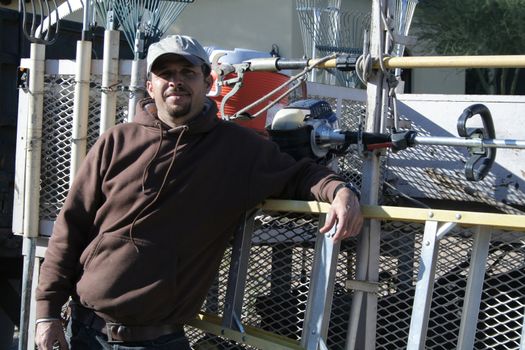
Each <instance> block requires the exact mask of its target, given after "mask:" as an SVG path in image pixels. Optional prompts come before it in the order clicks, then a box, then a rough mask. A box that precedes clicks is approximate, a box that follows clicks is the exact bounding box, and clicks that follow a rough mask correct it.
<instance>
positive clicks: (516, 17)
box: [414, 0, 525, 95]
mask: <svg viewBox="0 0 525 350" xmlns="http://www.w3.org/2000/svg"><path fill="white" fill-rule="evenodd" d="M414 29H415V30H414V33H416V31H417V37H418V39H419V41H420V42H422V43H424V44H426V45H427V46H428V47H432V48H433V49H434V50H435V52H436V54H438V55H520V54H521V55H523V54H525V35H523V33H524V32H525V0H421V1H420V3H419V5H418V7H417V8H416V11H415V13H414ZM473 71H475V72H476V74H477V76H478V79H479V83H480V84H481V86H482V88H483V90H484V92H485V93H488V94H501V95H507V94H510V95H514V94H516V91H517V90H516V88H517V87H518V81H519V80H520V69H519V68H503V69H473ZM521 80H524V77H523V74H521Z"/></svg>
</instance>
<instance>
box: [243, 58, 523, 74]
mask: <svg viewBox="0 0 525 350" xmlns="http://www.w3.org/2000/svg"><path fill="white" fill-rule="evenodd" d="M270 60H273V61H275V60H274V59H271V58H270V59H264V58H262V59H261V58H258V59H253V60H250V70H252V71H259V70H269V71H275V70H281V69H300V68H304V67H306V66H308V67H311V66H313V65H317V68H319V69H330V68H337V64H336V63H337V62H336V61H337V59H336V58H334V59H330V60H328V61H326V62H324V63H320V64H318V63H317V62H319V59H309V60H295V61H290V63H291V62H293V63H294V65H291V64H290V65H289V66H287V67H286V68H285V67H284V66H283V67H282V68H281V67H280V65H281V64H283V65H284V64H285V63H286V62H287V61H285V60H279V61H277V62H276V63H275V66H274V67H272V66H271V64H270ZM265 61H267V62H265ZM383 64H384V66H385V68H390V69H393V68H403V69H407V68H523V67H525V55H499V56H498V55H482V56H420V57H416V56H411V57H385V58H384V59H383ZM372 67H373V68H375V69H378V68H379V62H378V60H377V59H376V60H374V63H373V65H372ZM350 68H351V67H350Z"/></svg>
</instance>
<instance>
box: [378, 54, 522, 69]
mask: <svg viewBox="0 0 525 350" xmlns="http://www.w3.org/2000/svg"><path fill="white" fill-rule="evenodd" d="M383 62H384V64H385V67H386V68H523V67H525V55H500V56H497V55H493V56H422V57H415V56H412V57H386V58H384V59H383ZM374 66H375V65H374Z"/></svg>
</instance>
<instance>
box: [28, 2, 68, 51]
mask: <svg viewBox="0 0 525 350" xmlns="http://www.w3.org/2000/svg"><path fill="white" fill-rule="evenodd" d="M50 1H51V3H52V4H53V6H52V7H53V8H54V10H51V6H50V4H49V3H50ZM20 10H21V12H22V28H23V32H24V36H25V37H26V38H27V40H29V41H30V42H32V43H37V44H44V45H51V44H53V43H54V42H55V41H56V39H57V36H58V31H59V28H60V25H59V23H60V21H59V20H58V5H57V2H56V0H31V12H32V19H31V27H30V28H29V29H28V13H27V8H26V4H25V0H20ZM53 16H54V21H53ZM44 21H47V22H48V25H47V30H45V31H43V32H42V29H41V28H42V27H43V24H44ZM52 23H54V25H52Z"/></svg>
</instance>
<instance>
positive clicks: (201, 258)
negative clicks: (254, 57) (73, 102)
mask: <svg viewBox="0 0 525 350" xmlns="http://www.w3.org/2000/svg"><path fill="white" fill-rule="evenodd" d="M147 65H148V76H149V78H148V79H149V80H148V82H147V91H148V94H149V96H150V98H149V99H144V100H142V101H141V102H140V103H139V108H138V109H137V110H138V112H137V115H136V116H135V119H134V122H133V123H128V124H122V125H118V126H115V127H113V128H112V129H110V130H109V131H107V132H106V133H105V134H104V135H102V136H101V137H100V138H99V140H98V141H97V143H96V144H95V145H94V146H93V147H92V148H91V150H90V151H89V153H88V155H87V157H86V159H85V160H84V162H83V164H82V167H81V169H80V170H79V172H78V175H77V177H76V179H75V181H74V184H73V185H72V187H71V189H70V191H69V195H68V197H67V199H66V202H65V204H64V206H63V208H62V210H61V212H60V214H59V216H58V218H57V221H56V223H55V227H54V232H53V235H52V237H51V239H50V242H49V247H48V249H47V252H46V256H45V261H44V263H43V265H42V269H41V273H40V281H39V285H38V289H37V294H36V299H37V332H36V339H37V345H38V347H39V349H41V350H47V349H51V348H52V345H53V344H54V343H59V344H60V346H61V349H67V348H68V343H69V346H70V348H71V349H73V350H74V349H109V348H110V346H111V345H112V344H113V343H115V342H120V343H119V344H123V345H125V346H126V349H134V348H135V347H136V349H160V348H163V349H189V344H188V341H187V339H186V338H185V336H184V332H183V325H184V323H186V322H187V321H189V320H191V319H193V318H194V317H195V315H196V313H197V312H198V311H199V309H200V307H201V305H202V302H203V300H204V298H205V296H206V294H207V291H208V289H209V287H210V285H211V283H212V281H213V279H214V276H215V274H216V272H217V269H218V266H219V263H220V261H221V258H222V255H223V253H224V250H225V249H226V247H227V243H228V241H229V238H230V237H231V235H232V232H233V231H234V228H235V227H236V225H237V224H238V222H239V218H240V216H241V215H242V213H243V212H245V211H247V210H250V209H251V208H253V207H255V206H256V205H257V204H258V203H260V202H261V201H262V200H264V199H265V198H268V197H279V198H296V199H316V200H319V201H328V202H331V203H332V206H331V209H330V213H329V219H328V220H327V223H326V225H325V226H324V227H323V228H322V230H321V232H323V233H326V232H327V231H328V230H329V229H330V228H331V227H332V226H333V225H335V224H337V230H336V233H335V236H334V239H335V240H341V239H344V238H346V237H349V236H352V235H355V234H357V233H358V232H359V230H360V228H361V224H362V217H361V214H360V211H359V203H358V198H357V195H356V194H355V193H354V192H353V191H352V190H351V188H348V186H345V184H344V181H343V179H342V178H340V177H339V176H337V175H336V174H334V173H332V172H331V171H329V170H328V169H327V168H325V167H322V166H319V165H316V164H315V163H314V162H311V161H309V160H302V161H299V162H296V161H295V160H293V158H292V157H290V156H289V155H287V154H284V153H281V152H279V150H278V147H277V146H276V145H275V144H273V143H272V142H269V141H267V140H265V139H264V138H263V137H261V136H259V135H257V134H256V133H254V132H252V131H251V130H248V129H246V128H242V127H240V126H238V125H235V124H233V123H230V122H225V121H222V120H220V119H219V118H217V109H216V106H215V104H214V103H213V102H212V101H211V100H209V99H208V98H207V97H206V93H207V92H208V91H209V89H210V86H211V83H212V80H211V77H210V64H209V60H208V56H207V54H206V52H205V50H204V49H203V48H202V46H201V45H200V44H199V43H198V42H197V41H195V40H194V39H192V38H190V37H187V36H180V35H174V36H169V37H167V38H165V39H163V40H161V41H160V42H158V43H156V44H153V45H151V46H150V48H149V52H148V57H147ZM70 296H71V298H72V302H71V303H70V305H71V313H72V315H71V318H72V320H71V322H70V323H69V326H68V338H69V339H68V343H66V339H65V336H64V333H63V330H62V325H61V323H60V321H59V318H60V311H61V307H62V305H63V304H64V303H65V302H66V301H67V299H68V298H69V297H70Z"/></svg>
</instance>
